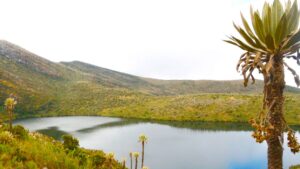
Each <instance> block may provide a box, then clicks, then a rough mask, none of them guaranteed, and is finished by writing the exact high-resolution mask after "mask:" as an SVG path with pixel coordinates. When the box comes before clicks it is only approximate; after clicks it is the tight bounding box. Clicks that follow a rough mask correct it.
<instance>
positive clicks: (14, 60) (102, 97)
mask: <svg viewBox="0 0 300 169" xmlns="http://www.w3.org/2000/svg"><path fill="white" fill-rule="evenodd" d="M261 91H262V82H261V81H257V84H255V85H250V86H249V87H247V88H245V87H243V83H242V81H240V80H234V81H209V80H205V81H204V80H198V81H191V80H158V79H150V78H143V77H138V76H134V75H129V74H126V73H121V72H117V71H113V70H109V69H105V68H101V67H97V66H94V65H90V64H87V63H83V62H79V61H74V62H61V63H55V62H51V61H49V60H47V59H44V58H42V57H40V56H38V55H36V54H33V53H31V52H29V51H27V50H25V49H23V48H21V47H19V46H17V45H14V44H12V43H10V42H7V41H0V104H1V105H3V102H4V100H5V98H7V97H8V96H9V95H10V94H14V95H16V96H17V97H18V102H19V103H18V106H17V108H16V114H17V116H18V117H29V116H30V117H31V116H50V115H99V114H100V115H108V116H109V115H118V116H125V114H127V115H128V117H141V115H143V116H145V117H152V115H153V118H154V117H155V119H175V118H174V117H177V119H179V120H180V119H184V120H190V119H198V120H203V119H202V118H195V117H196V116H197V117H198V116H199V117H200V116H202V115H203V112H200V110H201V109H195V108H194V107H193V108H191V107H189V106H188V105H190V103H189V102H190V101H191V100H194V97H196V95H200V96H201V98H202V99H203V100H209V99H210V97H211V96H212V95H214V94H213V93H227V94H229V93H231V94H235V93H240V94H243V95H253V94H259V93H261ZM286 91H288V92H289V93H294V94H295V93H300V90H299V89H297V88H293V87H287V88H286ZM182 96H184V97H182ZM202 96H205V97H202ZM178 97H180V98H182V99H183V100H182V99H180V100H178V99H177V98H178ZM224 99H227V98H226V97H224ZM181 102H183V103H185V104H182V103H181ZM218 103H221V101H220V102H214V103H213V104H216V105H217V104H218ZM157 104H158V105H157ZM159 104H160V105H159ZM156 105H157V106H158V107H160V111H159V112H160V113H161V116H160V115H158V114H157V111H156V112H155V111H153V110H154V109H153V108H151V107H155V106H156ZM174 105H176V106H175V107H177V110H176V111H173V114H172V113H171V112H170V111H171V110H172V108H170V107H172V106H174ZM177 105H180V107H178V106H177ZM227 106H230V105H227ZM133 109H134V110H135V111H133ZM190 109H193V111H196V110H198V111H196V112H194V116H193V115H190V114H189V116H188V117H189V118H182V117H181V118H179V116H180V115H178V114H180V112H178V111H179V110H180V111H182V112H189V110H190ZM229 109H237V107H229ZM137 110H138V111H139V112H136V111H137ZM214 110H217V109H214ZM223 110H225V108H223V109H222V108H221V109H220V110H219V111H221V112H225V111H223ZM296 110H297V109H296ZM3 111H4V110H3V107H0V112H3ZM128 111H130V112H131V113H132V112H136V114H130V112H128ZM162 111H166V112H162ZM293 111H295V110H293ZM145 113H146V115H145ZM155 113H156V115H155ZM174 113H175V114H174ZM205 113H209V112H205ZM215 113H216V112H215ZM129 114H130V115H129ZM211 114H213V113H211ZM1 116H3V113H2V114H1ZM182 116H183V115H182ZM184 116H186V115H184ZM220 118H222V117H221V116H220ZM206 119H207V118H206ZM228 119H235V118H228ZM241 119H243V118H241Z"/></svg>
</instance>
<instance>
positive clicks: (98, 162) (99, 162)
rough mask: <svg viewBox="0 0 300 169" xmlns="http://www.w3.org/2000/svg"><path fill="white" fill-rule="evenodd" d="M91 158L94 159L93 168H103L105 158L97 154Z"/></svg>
mask: <svg viewBox="0 0 300 169" xmlns="http://www.w3.org/2000/svg"><path fill="white" fill-rule="evenodd" d="M91 158H92V163H93V166H101V165H102V164H103V163H104V161H105V158H104V157H103V156H100V155H99V154H96V155H94V156H92V157H91Z"/></svg>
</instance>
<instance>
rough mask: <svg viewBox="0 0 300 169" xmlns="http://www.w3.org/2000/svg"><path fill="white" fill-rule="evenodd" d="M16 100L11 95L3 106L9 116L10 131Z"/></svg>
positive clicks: (10, 129)
mask: <svg viewBox="0 0 300 169" xmlns="http://www.w3.org/2000/svg"><path fill="white" fill-rule="evenodd" d="M16 104H17V101H16V100H15V98H13V97H9V98H7V99H6V100H5V103H4V106H5V109H6V111H7V113H8V116H9V131H10V132H11V131H12V121H13V116H14V109H15V106H16Z"/></svg>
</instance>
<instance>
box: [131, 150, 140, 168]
mask: <svg viewBox="0 0 300 169" xmlns="http://www.w3.org/2000/svg"><path fill="white" fill-rule="evenodd" d="M132 155H133V157H134V159H135V167H134V169H137V168H138V159H139V156H140V153H139V152H133V153H132Z"/></svg>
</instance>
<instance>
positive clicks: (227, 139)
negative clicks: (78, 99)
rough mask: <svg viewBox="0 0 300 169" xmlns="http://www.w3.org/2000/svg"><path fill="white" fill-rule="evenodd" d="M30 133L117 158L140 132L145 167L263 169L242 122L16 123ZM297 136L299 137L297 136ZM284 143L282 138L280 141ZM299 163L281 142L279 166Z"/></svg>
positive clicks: (262, 154)
mask: <svg viewBox="0 0 300 169" xmlns="http://www.w3.org/2000/svg"><path fill="white" fill-rule="evenodd" d="M14 124H15V125H16V124H21V125H23V126H25V127H26V128H28V129H29V130H30V131H39V132H41V133H44V134H47V135H50V136H52V137H54V138H56V139H60V138H61V136H62V135H64V134H66V133H69V134H71V135H73V136H74V137H76V138H78V140H79V142H80V146H81V147H84V148H88V149H101V150H104V151H105V152H114V153H115V154H116V158H117V159H119V160H120V159H121V158H122V157H126V158H127V166H129V152H130V151H140V150H141V145H140V143H138V136H139V135H140V134H141V133H145V134H146V135H147V136H148V137H149V142H148V144H146V147H145V165H146V166H148V167H149V168H150V169H264V168H267V145H266V144H265V143H263V144H257V143H256V142H255V140H254V139H253V138H252V137H251V131H250V130H251V128H250V127H249V126H248V125H246V124H243V123H207V122H158V121H139V120H130V119H121V118H109V117H86V116H76V117H49V118H30V119H22V120H16V121H15V122H14ZM297 136H298V138H299V134H298V133H297ZM286 142H287V141H286V140H285V143H286ZM295 164H300V155H294V154H293V153H291V152H290V151H289V149H288V147H287V146H286V144H285V151H284V168H288V167H289V166H291V165H295Z"/></svg>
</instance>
